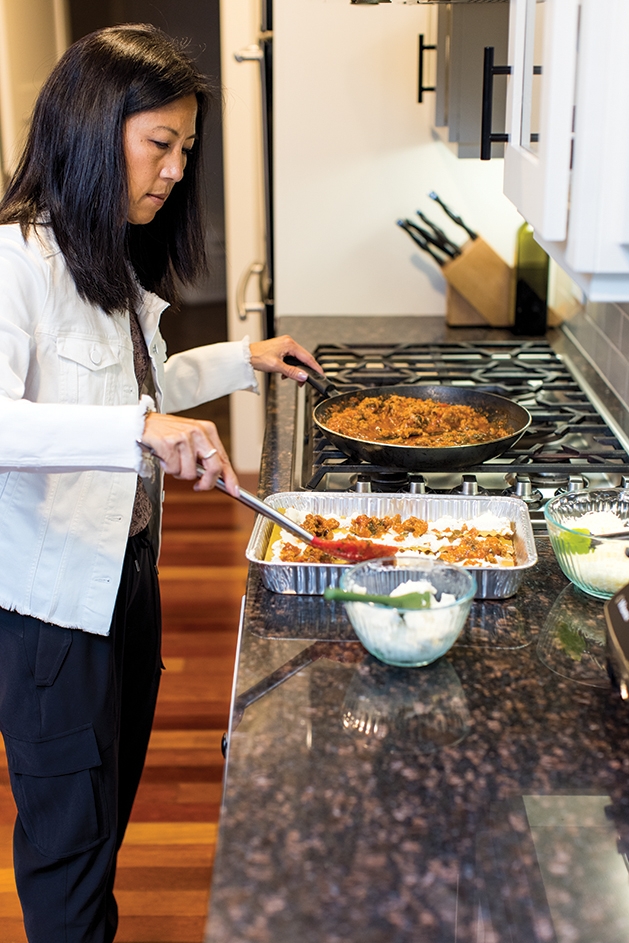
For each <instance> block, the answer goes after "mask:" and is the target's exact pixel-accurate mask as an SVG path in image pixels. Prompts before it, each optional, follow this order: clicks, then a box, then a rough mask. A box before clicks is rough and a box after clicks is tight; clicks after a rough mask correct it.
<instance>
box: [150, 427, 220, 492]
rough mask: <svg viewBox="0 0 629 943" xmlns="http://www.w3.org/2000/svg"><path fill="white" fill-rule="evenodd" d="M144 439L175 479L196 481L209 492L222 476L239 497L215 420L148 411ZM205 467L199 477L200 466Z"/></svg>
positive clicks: (202, 489)
mask: <svg viewBox="0 0 629 943" xmlns="http://www.w3.org/2000/svg"><path fill="white" fill-rule="evenodd" d="M141 441H142V442H143V443H144V445H148V446H149V447H150V448H151V449H152V450H153V451H154V453H155V454H156V455H157V457H158V458H159V461H160V464H161V466H162V468H163V470H164V471H165V472H166V473H167V474H169V475H173V476H174V477H175V478H184V479H187V480H190V481H193V480H196V484H195V486H194V490H195V491H209V490H210V488H213V487H214V486H215V484H216V479H217V478H219V476H220V477H221V478H222V479H223V481H224V482H225V485H226V487H227V491H228V492H229V493H230V494H231V495H233V496H234V497H237V495H238V479H237V477H236V473H235V472H234V469H233V468H232V466H231V462H230V461H229V458H228V456H227V452H226V451H225V448H224V446H223V443H222V442H221V440H220V437H219V435H218V431H217V429H216V426H215V425H214V423H213V422H209V421H205V420H202V419H186V418H185V417H184V416H172V415H169V414H168V413H147V415H146V420H145V423H144V432H143V433H142V438H141ZM199 465H200V466H203V468H204V472H203V475H202V476H201V477H199V473H198V468H197V466H199Z"/></svg>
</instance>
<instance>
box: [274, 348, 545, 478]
mask: <svg viewBox="0 0 629 943" xmlns="http://www.w3.org/2000/svg"><path fill="white" fill-rule="evenodd" d="M287 359H288V358H287ZM300 366H302V367H303V364H300ZM304 370H305V372H306V373H307V374H308V382H309V383H310V384H311V386H314V388H315V389H316V390H317V391H318V392H319V393H321V395H322V396H324V397H326V399H324V400H323V401H322V402H320V403H318V404H317V405H316V406H315V408H314V411H313V418H314V422H315V424H316V425H317V427H318V428H319V429H320V430H321V432H322V433H323V435H324V436H326V438H327V439H329V440H330V442H332V443H333V444H334V445H336V446H337V448H339V449H340V450H341V452H344V453H345V455H348V456H349V457H350V458H353V459H360V460H362V461H365V462H372V463H374V464H376V465H390V466H393V467H394V468H404V469H406V470H407V471H462V470H463V469H465V468H469V467H470V466H471V465H480V464H481V462H486V461H487V460H488V459H490V458H495V457H496V456H497V455H502V453H503V452H506V451H507V449H509V448H511V446H512V445H514V444H515V443H516V442H517V441H518V439H519V438H520V436H521V435H522V434H523V433H524V432H525V430H526V429H527V428H528V427H529V425H530V424H531V415H530V413H529V412H528V410H527V409H524V407H523V406H519V405H518V404H517V403H513V402H512V401H511V400H509V399H506V398H505V397H504V396H497V395H496V394H495V393H485V392H484V391H482V390H475V389H470V388H469V387H462V386H422V385H413V386H410V385H408V386H384V387H370V388H368V389H364V390H356V391H354V392H351V393H339V391H338V390H337V389H336V387H335V386H334V384H333V383H332V382H331V381H330V380H328V379H327V378H326V377H324V376H323V375H322V374H320V373H315V372H314V371H309V370H308V368H305V367H304ZM389 396H408V397H411V398H412V399H419V400H421V399H432V400H436V401H437V402H439V403H451V404H455V405H464V406H471V407H472V408H473V409H476V410H478V411H479V412H481V413H484V415H486V416H487V418H488V419H489V420H490V422H495V421H496V420H500V421H501V422H503V423H504V424H505V425H507V426H508V427H509V428H510V429H511V430H513V431H512V432H510V433H509V435H506V436H503V437H502V438H500V439H492V440H491V441H489V442H481V443H474V444H472V445H452V446H439V447H435V448H430V447H425V446H418V445H392V444H390V443H386V442H371V441H367V440H364V439H355V438H353V437H352V436H348V435H343V434H342V433H340V432H335V431H334V430H333V429H330V428H329V426H328V419H329V417H330V415H331V413H332V411H333V410H336V409H337V408H338V407H341V408H342V407H344V406H347V405H350V404H354V403H356V402H357V401H359V400H363V399H365V398H367V397H369V398H371V397H380V398H381V399H382V400H383V401H384V400H385V399H387V398H388V397H389Z"/></svg>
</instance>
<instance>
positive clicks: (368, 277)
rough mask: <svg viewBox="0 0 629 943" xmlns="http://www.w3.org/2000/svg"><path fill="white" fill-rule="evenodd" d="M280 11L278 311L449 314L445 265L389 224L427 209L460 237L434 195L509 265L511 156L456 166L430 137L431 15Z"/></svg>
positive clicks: (322, 2)
mask: <svg viewBox="0 0 629 943" xmlns="http://www.w3.org/2000/svg"><path fill="white" fill-rule="evenodd" d="M274 16H275V22H274V68H275V86H274V94H275V103H274V109H275V160H276V167H275V186H276V200H275V225H276V233H275V235H276V240H275V248H276V271H275V276H276V277H275V291H276V313H277V314H278V315H280V316H283V315H307V314H319V315H335V314H343V315H361V314H362V315H376V314H378V315H387V314H394V315H408V314H441V313H443V312H444V311H445V301H444V281H443V278H442V276H441V274H440V272H439V269H438V266H437V265H436V263H434V262H433V261H432V260H431V259H430V258H429V257H428V256H426V255H425V254H424V253H423V252H421V250H416V249H415V248H414V246H413V243H412V242H411V241H410V239H409V237H408V236H407V235H406V234H405V233H404V232H403V231H402V230H400V229H399V228H398V227H397V226H395V220H396V219H398V218H399V217H406V216H411V217H412V216H413V214H414V212H415V210H416V209H418V208H420V209H423V210H424V211H425V212H426V213H427V214H428V215H430V216H431V217H433V218H434V219H435V222H438V223H439V224H440V225H442V228H444V229H446V231H448V232H449V233H451V234H452V235H453V236H454V237H455V238H457V239H458V240H459V241H462V237H464V236H465V234H464V232H463V231H462V230H460V229H458V227H455V226H452V225H451V224H449V223H448V222H447V220H446V217H445V216H444V215H443V214H442V212H441V210H440V209H439V207H438V206H437V205H436V204H435V203H433V202H432V201H431V200H429V199H428V197H427V193H428V192H429V191H430V190H433V189H434V190H436V191H437V192H438V193H439V195H440V196H441V197H442V199H444V200H445V202H446V203H449V204H451V205H452V206H453V207H454V208H455V209H456V211H457V212H459V213H460V214H461V215H462V216H463V217H464V219H465V220H466V221H467V222H468V224H469V225H470V226H472V227H473V228H477V229H478V230H479V231H480V232H481V233H482V235H483V236H484V237H485V238H486V239H487V241H488V242H489V243H491V245H492V246H493V247H494V248H495V249H496V251H498V252H499V253H500V254H501V255H502V256H503V257H504V258H505V260H506V261H508V262H509V263H512V262H513V250H514V234H515V231H516V230H517V228H518V226H519V225H520V223H521V221H522V220H521V218H520V216H519V215H518V213H517V211H516V210H515V208H514V207H513V206H512V204H511V203H509V201H508V200H507V199H506V197H504V196H503V194H502V174H503V161H502V160H493V161H490V162H481V161H478V160H458V159H457V158H455V157H454V155H453V154H452V153H451V151H450V150H449V149H448V147H447V146H446V145H444V144H443V143H441V141H439V140H438V139H436V137H437V136H436V134H435V133H434V131H433V130H432V125H433V121H434V95H431V94H427V95H425V103H424V104H423V105H420V104H418V103H417V100H416V98H417V92H416V89H417V46H418V34H419V33H422V32H423V33H424V34H425V36H426V39H425V41H426V42H432V41H434V40H435V38H436V11H435V9H434V8H431V7H429V6H424V5H418V4H408V5H405V4H401V3H395V4H379V5H373V6H370V5H352V4H350V3H349V0H274ZM433 55H434V54H433V53H426V62H427V65H428V66H429V68H432V63H433V61H434V60H432V58H431V57H432V56H433ZM479 68H482V63H480V62H479Z"/></svg>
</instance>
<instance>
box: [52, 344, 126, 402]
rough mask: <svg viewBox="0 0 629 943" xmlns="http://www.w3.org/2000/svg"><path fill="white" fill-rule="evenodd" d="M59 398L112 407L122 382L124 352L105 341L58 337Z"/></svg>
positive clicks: (65, 400) (62, 400) (66, 400)
mask: <svg viewBox="0 0 629 943" xmlns="http://www.w3.org/2000/svg"><path fill="white" fill-rule="evenodd" d="M57 355H58V357H59V395H60V399H61V402H64V403H94V404H98V403H102V404H103V405H108V404H109V400H110V394H112V392H113V389H114V385H115V384H116V383H117V382H118V379H117V378H118V377H119V375H120V374H119V371H120V370H121V365H120V351H119V350H118V349H117V347H116V345H114V347H112V346H111V344H110V343H109V341H108V340H107V338H104V337H98V336H96V337H77V336H76V335H74V334H65V335H60V336H59V337H57Z"/></svg>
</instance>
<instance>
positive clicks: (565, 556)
mask: <svg viewBox="0 0 629 943" xmlns="http://www.w3.org/2000/svg"><path fill="white" fill-rule="evenodd" d="M544 516H545V518H546V524H547V527H548V534H549V537H550V542H551V544H552V548H553V550H554V551H555V556H556V557H557V561H558V563H559V566H560V567H561V569H562V570H563V572H564V574H565V575H566V576H567V577H568V579H569V580H570V581H571V582H572V583H574V585H575V586H577V587H578V588H579V589H582V590H583V591H584V592H585V593H588V594H589V595H590V596H596V597H597V598H599V599H610V598H611V597H612V596H613V595H614V594H615V593H617V592H618V590H619V589H622V587H623V586H626V585H627V583H629V557H628V556H627V554H626V551H627V550H628V549H629V491H626V490H624V489H622V488H606V489H595V490H592V491H575V492H572V493H569V494H562V495H558V496H557V497H555V498H552V500H550V501H549V502H548V504H547V505H546V506H545V508H544ZM625 529H626V530H627V540H624V539H620V538H611V537H610V538H606V537H605V534H616V533H619V532H622V531H623V530H625Z"/></svg>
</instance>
